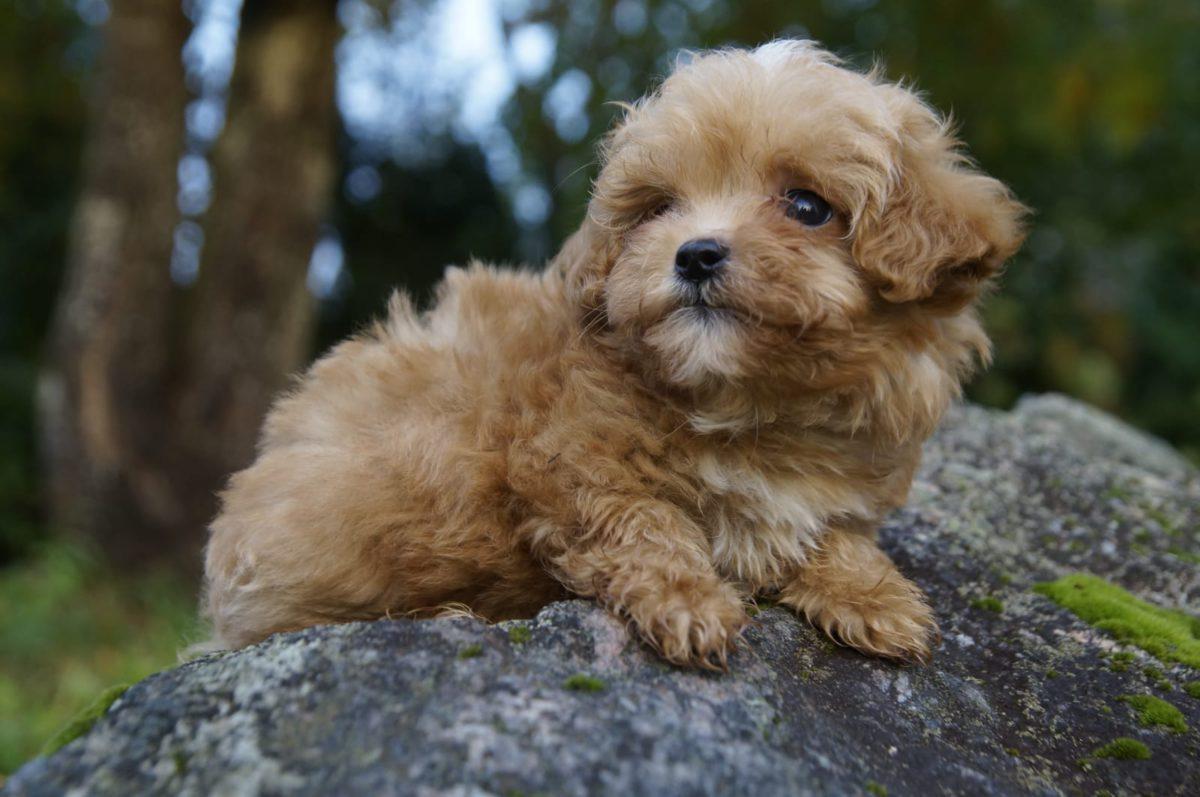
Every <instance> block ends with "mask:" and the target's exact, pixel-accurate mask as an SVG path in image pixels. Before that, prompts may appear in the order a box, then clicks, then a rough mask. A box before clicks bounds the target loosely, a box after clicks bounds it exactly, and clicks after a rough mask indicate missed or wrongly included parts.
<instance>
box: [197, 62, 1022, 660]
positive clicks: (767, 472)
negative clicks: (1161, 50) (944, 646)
mask: <svg viewBox="0 0 1200 797" xmlns="http://www.w3.org/2000/svg"><path fill="white" fill-rule="evenodd" d="M602 160H603V167H602V169H601V172H600V175H599V177H598V178H597V180H596V183H595V189H594V195H593V198H592V200H591V203H590V205H589V208H588V214H587V218H586V219H585V221H584V222H583V225H582V226H581V228H580V229H579V231H578V232H576V233H575V235H573V236H572V237H571V239H570V240H568V241H567V243H566V244H565V245H564V247H563V249H562V251H561V252H560V253H559V255H558V256H557V257H556V258H555V259H554V260H553V261H552V263H551V264H550V266H549V267H548V268H547V269H546V270H545V271H544V272H542V273H532V272H508V271H501V270H495V269H492V268H488V267H486V266H483V265H480V264H472V265H470V266H469V267H468V268H466V269H465V270H459V269H450V270H449V271H448V273H447V275H446V278H445V281H444V282H443V283H442V285H441V287H440V289H439V291H438V295H437V301H436V304H435V306H434V307H433V308H432V309H431V310H429V311H428V312H426V313H424V314H418V313H417V312H415V311H414V309H413V307H412V305H411V304H410V302H409V301H408V300H407V299H406V298H405V297H403V296H397V297H396V298H395V299H393V301H392V304H391V306H390V309H389V312H388V315H387V318H386V320H384V321H382V322H380V323H378V324H376V325H375V326H374V327H373V328H372V329H370V330H369V331H368V332H366V333H365V334H362V335H360V336H358V337H356V338H353V339H351V340H348V341H346V342H344V343H342V344H341V345H339V346H337V347H336V348H334V349H333V350H332V351H331V352H330V353H329V354H327V355H326V356H325V357H323V358H322V359H321V360H319V361H318V362H317V363H316V364H315V365H314V366H313V367H312V368H311V370H310V371H309V372H308V373H307V374H306V375H305V376H304V377H303V379H302V380H301V382H300V383H299V385H298V386H297V387H296V389H294V390H292V391H291V392H290V393H289V394H287V395H285V396H283V397H282V398H280V399H279V401H278V402H277V403H276V405H275V407H274V408H273V410H272V411H271V413H270V416H269V418H268V419H267V421H266V424H265V428H264V431H263V434H262V439H261V442H260V445H259V451H258V458H257V461H256V462H255V463H254V464H253V465H252V466H251V467H249V468H248V469H246V470H244V471H242V472H241V473H238V474H236V475H235V476H234V477H233V478H232V480H231V482H230V484H229V486H228V489H227V490H226V491H225V493H224V496H223V509H222V511H221V513H220V515H219V516H218V517H217V519H216V520H215V521H214V522H213V524H212V529H211V532H212V535H211V540H210V542H209V546H208V553H207V562H206V566H207V598H206V604H207V613H208V616H209V618H210V619H211V622H212V624H213V628H214V630H215V633H216V635H217V637H218V638H219V640H220V641H221V642H223V643H224V644H227V645H231V646H241V645H246V644H249V643H252V642H255V641H257V640H259V639H262V638H263V637H265V636H266V635H268V634H270V633H272V632H276V631H283V630H289V629H295V628H300V627H303V626H307V625H310V624H314V623H325V622H337V621H346V620H354V619H371V618H378V617H382V616H388V615H390V616H397V615H429V616H432V615H434V614H436V613H438V612H439V611H440V607H444V606H446V605H450V604H456V605H461V606H465V607H469V610H470V611H471V612H474V613H476V614H478V615H481V616H483V617H486V618H489V619H491V620H501V619H505V618H511V617H520V616H528V615H530V614H532V613H534V612H535V611H536V610H537V609H538V608H539V607H541V606H542V605H544V604H545V603H547V602H548V601H551V600H554V599H556V598H558V597H561V596H563V595H565V594H568V593H573V594H576V595H583V596H591V597H594V598H596V599H597V600H599V601H601V602H603V603H604V604H606V605H608V606H609V607H611V608H612V609H613V611H615V612H618V613H619V614H621V615H622V616H624V617H626V618H628V619H629V620H630V621H632V623H634V624H635V625H636V627H637V628H638V629H639V630H640V632H641V634H642V636H643V637H644V638H645V639H646V640H647V641H648V642H650V643H651V644H652V645H653V646H654V647H655V648H656V649H657V650H659V651H660V652H661V653H662V655H663V656H664V657H666V658H667V659H669V660H671V661H674V662H679V663H684V664H693V665H699V666H708V667H721V666H724V663H725V660H726V656H727V654H728V651H729V650H730V649H731V647H732V646H733V645H734V644H735V642H736V640H737V638H738V634H739V631H740V630H741V629H742V627H743V626H744V625H745V624H746V622H747V615H746V612H745V609H744V604H745V603H746V602H748V601H750V600H752V599H753V597H754V596H757V595H776V596H778V597H779V599H780V600H781V602H783V603H784V604H786V605H789V606H792V607H793V608H795V609H796V610H797V611H799V612H801V613H803V614H805V615H807V616H808V617H809V618H810V619H811V620H812V621H813V622H814V623H815V624H816V625H818V626H819V627H821V628H823V629H825V630H826V631H828V632H829V633H830V634H832V635H834V636H835V637H837V638H839V639H840V640H842V641H844V642H845V643H847V644H850V645H853V646H855V647H857V648H859V649H861V650H863V651H866V652H870V653H874V654H879V655H884V656H890V657H895V658H900V659H924V658H926V657H927V656H928V654H929V645H930V641H931V638H932V636H933V634H934V632H935V629H936V626H935V624H934V621H933V618H932V615H931V613H930V612H929V609H928V607H927V606H926V605H925V602H924V600H923V598H922V595H921V593H920V591H919V590H918V589H917V588H916V587H915V586H914V585H913V584H912V583H911V582H909V581H908V580H906V579H905V578H904V577H903V576H901V575H900V574H899V573H898V572H897V571H896V569H895V567H894V566H893V565H892V563H891V562H890V561H889V560H888V559H887V557H886V556H885V555H884V554H883V553H881V552H880V551H879V550H878V548H877V547H876V546H875V544H874V542H873V540H872V536H871V531H872V529H873V528H874V526H875V524H876V523H877V522H878V521H879V519H880V517H881V516H882V515H883V514H884V513H886V512H888V511H889V510H891V509H893V508H895V507H897V506H899V505H900V504H902V503H903V501H904V500H905V497H906V495H907V492H908V488H909V485H910V482H911V480H912V475H913V471H914V469H915V468H916V465H917V461H918V458H919V455H920V447H921V443H922V441H923V440H924V439H925V438H926V437H927V436H928V435H929V434H930V432H931V431H932V430H933V428H934V426H935V425H936V424H937V422H938V420H939V418H940V417H941V415H942V413H943V411H944V410H945V409H946V407H947V405H948V404H949V402H951V401H952V400H953V399H954V398H955V397H956V396H957V395H958V393H959V390H960V384H961V383H962V380H963V379H964V378H966V376H967V375H968V374H969V373H970V372H971V371H972V369H973V368H974V367H975V364H976V362H977V361H978V360H979V359H984V360H986V358H987V356H988V341H987V338H986V336H985V335H984V332H983V330H982V328H981V326H980V324H979V322H978V320H977V318H976V315H975V312H974V309H973V306H974V304H975V302H976V299H977V297H978V295H979V293H980V291H981V290H982V289H983V288H984V287H985V286H986V284H987V283H988V281H989V280H990V279H991V278H992V277H993V276H994V275H995V274H996V273H997V271H998V270H999V269H1000V267H1001V265H1002V264H1003V262H1004V261H1005V259H1006V258H1008V257H1009V256H1011V255H1012V254H1013V253H1014V251H1015V250H1016V249H1017V247H1018V246H1019V244H1020V241H1021V230H1020V219H1021V215H1022V213H1023V209H1022V207H1021V206H1020V205H1019V204H1018V203H1017V202H1016V201H1015V200H1014V199H1013V198H1012V197H1011V195H1010V194H1009V192H1008V191H1007V190H1006V189H1005V188H1004V186H1002V185H1001V184H1000V183H999V182H997V181H996V180H994V179H992V178H990V177H987V176H985V175H983V174H981V173H980V172H978V171H977V170H975V169H974V167H973V166H972V165H971V164H970V163H969V162H968V161H967V160H966V158H965V157H964V156H963V155H962V154H961V153H960V152H959V149H958V145H957V143H956V142H955V140H954V139H953V137H952V136H951V135H950V133H949V131H948V129H947V125H946V123H945V122H944V121H943V120H942V119H941V118H940V117H939V116H938V115H937V114H936V113H935V112H934V111H932V110H931V109H930V108H929V107H927V106H926V105H925V104H924V103H923V102H922V101H921V100H920V98H919V97H918V96H916V95H915V94H914V93H912V92H911V91H909V90H908V89H906V88H904V87H901V86H897V85H893V84H889V83H887V82H885V81H883V80H882V79H881V78H880V77H879V76H878V75H876V74H868V75H863V74H858V73H855V72H853V71H850V70H848V69H845V68H843V67H842V66H840V65H839V64H838V63H837V62H836V61H835V59H834V58H833V57H832V56H830V55H829V54H828V53H826V52H824V51H822V50H820V49H819V48H817V47H816V46H814V45H812V44H811V43H806V42H791V41H780V42H774V43H772V44H769V45H765V46H763V47H760V48H758V49H756V50H751V51H746V50H733V49H730V50H722V51H717V52H712V53H707V54H702V55H699V56H697V57H696V58H694V59H693V60H691V61H690V62H689V63H687V64H686V65H682V66H680V67H678V68H677V69H676V70H675V72H674V73H673V74H672V75H670V76H669V77H668V78H667V79H666V80H665V81H664V83H663V84H662V86H661V87H660V88H659V89H658V90H657V91H655V92H654V93H652V94H651V95H649V96H648V97H646V98H645V99H643V100H642V101H640V102H638V103H637V104H635V105H632V106H628V107H627V108H626V112H625V114H624V118H623V119H622V121H621V122H620V124H619V125H618V126H617V127H616V129H615V130H614V131H613V132H612V133H611V134H610V135H609V136H608V137H607V139H606V141H605V142H604V145H603V147H602ZM793 188H804V189H809V190H813V191H815V192H817V193H819V194H820V195H822V196H823V197H825V198H826V199H827V200H828V201H829V202H830V203H831V205H832V206H833V207H834V209H835V210H836V215H835V217H834V219H833V221H831V222H830V223H828V224H826V225H824V226H821V227H805V226H804V225H802V224H799V223H797V222H796V221H795V220H793V219H791V218H788V217H787V216H786V215H785V213H784V209H785V202H784V200H783V199H782V197H783V195H784V193H785V192H786V191H787V190H789V189H793ZM696 237H716V238H720V239H722V240H723V241H725V242H726V243H727V244H728V246H729V247H730V249H731V252H732V254H731V256H730V264H729V266H728V267H727V268H726V269H725V271H724V272H723V274H722V277H721V278H720V279H718V280H715V281H712V282H710V283H706V284H705V286H704V288H703V294H702V295H703V298H704V300H705V306H703V307H698V306H695V305H694V304H692V303H691V302H690V301H686V300H685V299H686V297H685V291H684V289H683V286H682V285H681V283H680V282H679V280H677V279H676V278H675V276H674V274H673V263H674V257H675V252H676V250H677V249H678V247H679V246H680V245H681V244H682V243H683V242H685V241H687V240H689V239H692V238H696Z"/></svg>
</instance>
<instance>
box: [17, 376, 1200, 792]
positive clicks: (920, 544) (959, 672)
mask: <svg viewBox="0 0 1200 797" xmlns="http://www.w3.org/2000/svg"><path fill="white" fill-rule="evenodd" d="M1198 535H1200V474H1198V473H1197V471H1196V470H1195V469H1193V468H1192V467H1191V466H1190V465H1189V464H1188V463H1187V462H1185V461H1184V460H1183V459H1181V458H1180V457H1179V456H1177V455H1176V454H1174V453H1173V452H1172V451H1171V450H1170V449H1169V448H1167V447H1166V446H1164V445H1162V444H1161V443H1158V442H1156V441H1153V440H1150V439H1148V438H1146V437H1144V436H1142V435H1141V434H1139V433H1137V432H1135V431H1133V430H1132V429H1129V428H1128V427H1126V426H1124V425H1122V424H1120V423H1119V422H1117V421H1114V420H1113V419H1111V418H1109V417H1107V416H1105V415H1103V414H1101V413H1099V412H1097V411H1095V410H1091V409H1088V408H1086V407H1084V406H1082V405H1080V404H1077V403H1074V402H1072V401H1069V400H1067V399H1064V398H1058V397H1048V396H1047V397H1038V398H1031V399H1026V400H1025V401H1023V402H1022V403H1021V404H1020V405H1019V406H1018V407H1017V408H1016V409H1015V410H1014V411H1013V412H1012V413H1007V414H1006V413H997V412H991V411H987V410H983V409H979V408H975V407H962V408H958V409H956V410H954V411H953V412H952V413H951V414H950V416H949V417H948V418H947V421H946V423H945V424H944V426H943V428H942V430H941V431H940V432H939V434H938V435H937V436H936V437H935V438H934V439H933V440H932V441H931V442H930V443H929V445H928V446H927V449H926V457H925V462H924V465H923V467H922V470H921V473H920V477H919V479H918V482H917V484H916V485H915V487H914V490H913V495H912V500H911V503H910V505H909V507H908V508H906V509H904V510H902V511H900V512H897V513H896V514H895V515H894V516H893V517H891V518H890V519H889V521H888V522H887V524H886V526H885V528H884V529H883V532H882V540H883V543H884V545H885V547H886V548H887V549H888V551H889V552H890V553H891V554H892V555H893V556H894V557H895V559H896V560H897V562H898V564H899V565H900V566H901V568H902V569H903V570H904V571H906V572H907V573H909V574H910V575H911V576H912V577H913V578H915V580H916V581H917V582H918V583H920V584H921V585H922V586H923V587H924V588H925V589H926V590H927V591H928V593H929V596H930V598H931V600H932V601H933V604H934V606H935V608H936V610H937V613H938V615H939V616H940V618H941V621H942V629H943V633H944V639H943V642H942V644H941V645H940V647H939V649H938V650H937V652H936V657H935V660H934V662H933V664H932V665H931V666H928V667H915V668H901V667H896V666H894V665H891V664H888V663H886V662H882V661H878V660H873V659H868V658H865V657H863V656H860V655H858V654H856V653H854V652H852V651H849V650H845V649H842V648H838V647H836V646H835V645H833V644H831V643H830V642H828V641H827V640H826V639H824V638H823V637H822V636H821V635H820V634H818V633H815V632H814V631H813V629H812V628H811V627H810V626H808V625H807V624H806V623H804V622H802V621H800V620H797V619H795V618H794V617H792V616H790V615H789V614H787V613H786V612H784V611H783V610H781V609H777V608H771V609H767V610H765V611H763V612H762V613H761V614H760V615H759V616H758V617H757V622H756V624H755V625H754V626H753V627H752V628H751V629H750V630H749V632H748V633H747V635H746V645H745V646H744V648H743V649H742V650H741V651H740V652H739V653H738V654H737V655H736V656H734V657H733V660H732V664H731V671H730V672H729V673H728V674H707V673H698V672H690V671H684V670H679V669H676V668H673V667H670V666H668V665H665V664H663V663H662V662H660V661H659V660H658V659H657V658H656V657H655V656H654V655H653V654H652V653H651V652H649V651H647V650H646V649H645V648H644V647H643V646H642V645H640V644H639V643H637V642H636V641H634V640H633V639H631V637H630V636H629V635H628V634H627V633H626V630H625V628H624V627H623V626H622V624H621V623H619V622H618V621H616V620H614V619H613V618H612V617H610V616H609V615H608V614H606V613H605V612H604V611H602V610H600V609H598V608H596V607H595V606H594V605H592V604H590V603H587V602H584V601H570V602H565V603H557V604H554V605H551V606H549V607H547V608H546V609H545V610H543V611H542V612H541V613H540V614H539V615H538V616H537V617H536V618H534V619H532V620H530V621H518V622H512V623H504V624H500V625H497V626H488V625H484V624H482V623H480V622H477V621H474V620H472V619H469V618H456V619H442V620H433V621H380V622H376V623H363V624H354V625H346V626H339V627H324V628H312V629H309V630H306V631H302V632H299V633H295V634H287V635H280V636H276V637H273V638H271V639H269V640H267V641H266V642H264V643H262V644H261V645H258V646H256V647H253V648H250V649H248V650H244V651H241V652H237V653H224V654H214V655H209V656H206V657H204V658H202V659H198V660H196V661H193V662H191V663H188V664H185V665H183V666H181V667H178V668H176V669H173V670H169V671H167V672H163V673H159V674H157V675H154V676H151V677H150V678H147V679H146V680H144V681H142V682H141V683H139V684H136V685H135V686H133V687H132V688H130V689H129V690H128V691H127V692H125V693H124V694H123V695H122V696H121V697H120V699H119V700H117V701H116V703H114V704H113V706H112V707H111V708H110V710H109V711H108V712H107V714H105V715H104V716H103V717H102V718H101V719H100V720H99V721H98V722H97V723H96V724H95V726H94V727H93V728H92V729H91V731H90V732H89V733H87V734H86V735H84V736H83V737H81V738H79V739H77V740H76V741H74V742H72V743H70V744H69V745H67V746H66V747H64V748H63V749H62V750H61V751H59V752H58V753H56V754H55V755H53V756H51V757H49V758H42V759H37V760H35V761H33V762H31V763H29V764H28V765H26V766H25V767H24V768H23V769H21V770H20V771H19V772H17V773H16V774H15V775H14V776H13V777H12V778H11V779H10V781H9V782H8V784H7V787H6V793H8V794H11V795H60V794H67V793H80V794H82V793H87V794H114V795H128V794H214V793H217V794H372V795H374V794H417V795H486V794H495V795H518V794H526V795H529V794H555V795H582V794H614V795H674V794H689V795H690V794H696V795H704V794H713V795H718V794H719V795H726V794H745V795H803V794H837V795H843V794H864V793H870V794H884V793H885V792H886V793H887V794H890V795H893V797H894V795H905V794H917V795H927V794H948V793H953V794H972V795H977V794H978V795H985V794H996V795H1000V794H1003V795H1008V794H1057V793H1067V794H1076V793H1098V792H1100V790H1108V791H1110V792H1113V793H1139V794H1158V795H1163V794H1196V793H1200V697H1192V696H1189V695H1188V693H1187V684H1188V683H1189V682H1192V681H1195V680H1197V679H1200V673H1197V672H1196V671H1194V670H1191V669H1189V668H1187V667H1185V666H1183V665H1178V664H1176V665H1169V664H1164V663H1162V662H1159V661H1158V660H1156V659H1155V658H1153V657H1152V656H1150V655H1149V654H1148V653H1146V652H1144V651H1142V650H1140V649H1138V648H1136V647H1132V646H1126V645H1123V644H1121V643H1119V642H1117V641H1116V640H1114V638H1113V637H1112V636H1110V635H1109V634H1108V633H1106V632H1104V631H1101V630H1098V629H1097V628H1093V627H1091V626H1089V625H1087V624H1086V623H1084V622H1082V621H1081V620H1079V619H1077V618H1076V617H1075V615H1073V614H1071V613H1070V612H1068V611H1066V610H1065V609H1062V608H1060V607H1059V606H1057V605H1056V604H1055V603H1053V602H1051V601H1050V600H1049V599H1048V598H1046V597H1043V596H1042V595H1040V594H1037V593H1035V592H1033V591H1032V587H1033V586H1034V585H1035V584H1036V583H1038V582H1042V581H1048V580H1052V579H1055V578H1058V577H1060V576H1062V575H1064V574H1068V573H1073V572H1079V571H1086V572H1090V573H1093V574H1096V575H1099V576H1101V577H1103V578H1104V579H1106V580H1108V581H1110V582H1112V583H1115V584H1118V585H1120V586H1122V587H1124V588H1125V589H1127V590H1129V591H1131V592H1132V593H1135V594H1136V595H1137V596H1139V597H1141V598H1143V599H1145V600H1147V601H1150V602H1152V603H1155V604H1157V605H1159V606H1162V607H1173V608H1183V609H1190V610H1191V611H1193V612H1194V611H1195V609H1196V605H1197V601H1198V600H1200V568H1198V566H1197V562H1198V561H1200V560H1198V559H1197V558H1196V556H1195V555H1196V554H1197V553H1198V552H1200V540H1198ZM1185 628H1186V626H1185ZM1198 628H1200V623H1194V624H1193V632H1195V631H1196V630H1197V629H1198ZM1114 653H1115V654H1116V655H1113V654H1114ZM1193 691H1197V694H1198V695H1200V688H1197V687H1193ZM1139 695H1152V696H1154V697H1157V698H1160V699H1161V700H1164V701H1166V702H1168V703H1170V704H1171V705H1173V706H1174V707H1175V708H1176V709H1178V712H1179V714H1180V715H1182V719H1181V718H1180V717H1177V716H1176V715H1175V714H1174V713H1172V712H1171V711H1170V710H1169V709H1163V708H1162V707H1161V706H1160V705H1159V704H1158V703H1156V702H1154V701H1146V700H1139V699H1134V698H1130V697H1126V696H1139ZM1150 709H1153V710H1150ZM1160 715H1161V716H1165V717H1168V718H1169V719H1170V722H1169V723H1168V724H1165V725H1164V724H1156V723H1155V722H1154V721H1153V720H1154V718H1155V717H1157V716H1160ZM1143 722H1146V723H1148V724H1143ZM1181 722H1182V723H1183V725H1181V724H1180V723H1181ZM1184 726H1186V727H1187V730H1185V731H1183V732H1179V731H1180V728H1181V727H1184ZM1143 746H1144V748H1145V749H1144V750H1143ZM1143 752H1148V754H1149V758H1148V759H1145V758H1142V754H1143Z"/></svg>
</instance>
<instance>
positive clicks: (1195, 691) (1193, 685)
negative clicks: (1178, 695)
mask: <svg viewBox="0 0 1200 797" xmlns="http://www.w3.org/2000/svg"><path fill="white" fill-rule="evenodd" d="M1183 691H1185V692H1187V693H1188V694H1189V695H1191V696H1192V697H1194V698H1196V699H1197V700H1200V681H1192V682H1190V683H1186V684H1184V685H1183Z"/></svg>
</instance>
